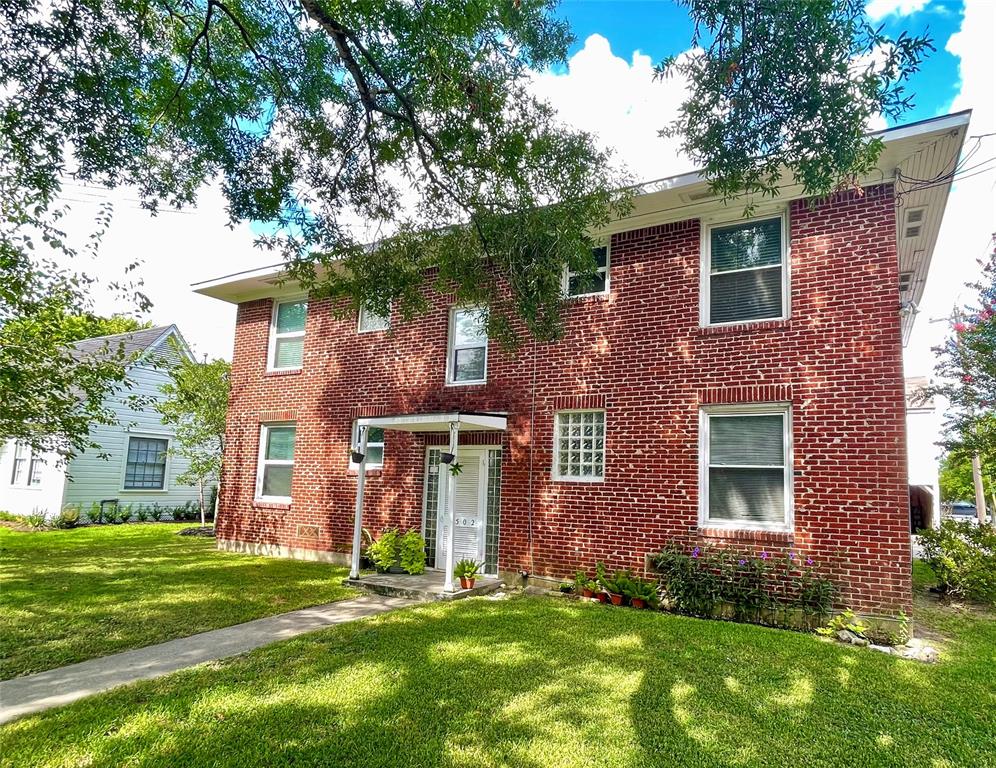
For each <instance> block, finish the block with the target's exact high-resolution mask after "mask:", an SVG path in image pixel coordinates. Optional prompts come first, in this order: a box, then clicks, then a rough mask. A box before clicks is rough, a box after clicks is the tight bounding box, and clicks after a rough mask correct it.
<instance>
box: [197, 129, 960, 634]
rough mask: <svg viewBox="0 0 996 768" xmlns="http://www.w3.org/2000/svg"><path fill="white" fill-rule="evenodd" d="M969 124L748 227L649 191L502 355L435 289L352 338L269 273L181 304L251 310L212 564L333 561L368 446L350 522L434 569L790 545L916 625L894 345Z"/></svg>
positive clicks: (349, 330) (920, 139)
mask: <svg viewBox="0 0 996 768" xmlns="http://www.w3.org/2000/svg"><path fill="white" fill-rule="evenodd" d="M968 119H969V115H968V114H967V113H962V114H958V115H951V116H947V117H943V118H937V119H934V120H929V121H924V122H922V123H918V124H914V125H910V126H905V127H901V128H895V129H891V130H888V131H885V132H884V133H883V134H882V138H883V139H884V141H885V148H884V151H883V153H882V155H881V158H880V160H879V163H878V168H877V169H876V170H875V171H874V172H873V173H870V174H869V175H868V176H867V177H865V178H863V179H860V180H859V182H860V186H856V188H855V189H853V190H848V191H845V192H841V193H838V194H835V195H833V196H832V198H830V199H828V200H823V201H817V200H806V199H803V198H802V197H801V190H800V188H799V186H798V185H793V184H792V183H791V182H790V181H789V180H786V183H785V186H784V187H783V189H782V196H781V197H780V198H779V199H776V200H758V201H756V202H757V207H756V209H755V211H754V214H753V217H752V218H751V219H749V220H744V219H743V218H742V212H743V205H744V203H743V201H742V200H740V201H733V202H731V203H729V204H728V205H724V204H723V203H722V202H721V201H720V200H717V199H715V198H714V197H712V196H711V195H710V194H709V192H708V188H707V183H706V182H705V180H704V179H703V177H702V176H700V175H699V174H697V173H690V174H686V175H683V176H677V177H674V178H670V179H664V180H661V181H658V182H655V183H651V184H647V185H645V186H644V187H643V189H642V191H641V193H640V194H639V195H638V196H637V198H636V200H635V207H634V209H633V210H632V211H631V212H630V213H629V214H628V215H627V216H626V217H625V218H623V219H620V220H618V221H615V222H613V223H612V224H610V225H609V226H608V227H607V228H606V229H605V230H604V231H603V232H600V233H598V235H599V236H600V237H601V238H602V240H601V242H602V245H601V246H600V247H598V248H597V250H596V256H597V259H598V263H599V275H598V278H597V280H596V281H595V283H594V285H588V286H581V285H580V284H579V281H578V280H577V279H576V278H575V276H573V275H565V276H564V285H565V291H566V292H568V293H569V294H570V295H571V296H572V297H574V298H573V300H572V301H571V302H570V303H569V306H568V308H567V315H566V332H565V334H564V336H563V338H562V339H561V340H560V341H558V342H554V343H536V342H533V341H531V340H526V341H525V342H524V343H523V345H522V346H521V348H520V349H519V350H518V351H517V352H514V353H513V352H509V351H506V350H504V349H502V348H501V347H500V346H499V345H497V344H494V343H492V342H490V341H489V340H488V338H487V336H486V335H485V334H484V333H483V331H482V329H481V326H480V323H479V321H478V318H477V316H476V314H475V312H474V310H473V309H472V308H469V307H460V306H455V305H454V303H453V301H452V297H450V296H448V295H446V294H442V293H434V292H432V291H431V289H428V288H427V289H426V290H427V292H428V293H427V297H428V299H429V301H430V306H431V307H432V308H431V310H430V311H429V312H427V313H426V314H425V315H423V316H421V317H419V318H417V319H414V320H410V321H405V320H403V319H402V318H401V317H400V316H399V315H398V314H397V313H396V312H395V313H392V315H391V316H390V317H376V316H373V315H372V314H370V313H367V312H361V313H360V316H359V317H358V318H357V317H353V318H348V317H346V318H343V317H341V315H340V314H337V312H336V311H334V310H335V309H336V306H338V305H334V304H333V302H331V301H329V300H327V299H315V300H311V301H309V300H308V298H307V297H306V296H302V295H300V293H297V294H296V293H295V288H294V285H293V284H291V283H288V282H283V281H280V280H279V276H280V274H281V267H280V266H275V267H273V268H264V269H259V270H254V271H250V272H244V273H240V274H236V275H231V276H228V277H223V278H219V279H216V280H212V281H208V282H204V283H199V284H197V285H195V286H194V287H195V290H196V291H197V292H198V293H201V294H204V295H208V296H213V297H216V298H218V299H221V300H224V301H228V302H232V303H234V304H237V305H238V314H237V325H236V333H235V347H234V356H233V365H232V392H231V400H230V411H229V420H228V434H227V441H226V455H225V462H224V480H223V482H222V491H221V509H220V514H219V520H218V523H217V528H216V530H217V533H218V542H219V546H220V547H221V548H223V549H228V550H235V551H252V552H263V553H269V554H277V555H286V556H293V557H302V558H312V559H322V560H329V561H340V562H342V561H345V560H347V559H348V557H347V555H346V553H348V552H350V549H351V541H352V539H353V535H354V529H353V525H354V509H355V506H356V501H357V496H359V495H360V494H359V488H358V486H359V485H360V483H359V482H358V472H357V467H356V466H355V465H352V464H351V463H350V461H351V459H350V446H351V444H356V442H357V440H358V438H359V437H360V436H361V434H360V433H361V432H363V431H365V432H366V439H367V447H366V454H365V455H366V460H365V462H364V466H365V469H366V473H365V475H364V477H365V483H364V484H363V485H364V489H365V490H364V494H363V498H362V509H363V517H362V523H363V526H364V527H368V528H369V529H371V530H372V531H373V532H374V533H376V532H377V531H379V530H383V529H384V528H386V527H389V526H402V527H411V528H417V529H419V530H421V531H422V533H423V535H424V536H425V538H426V540H427V542H428V547H427V550H428V551H427V554H428V559H429V562H428V564H429V566H430V567H436V568H442V567H444V564H445V563H446V562H447V561H452V560H453V559H459V558H462V557H471V558H474V559H476V560H480V561H482V562H483V563H484V568H485V571H486V572H488V573H500V574H503V575H506V577H508V576H511V575H515V576H518V575H528V576H529V577H530V578H534V577H536V578H549V579H561V578H564V577H565V576H568V575H571V574H573V572H574V569H575V568H586V569H592V568H593V566H594V564H595V562H596V561H604V562H605V563H606V564H607V566H609V567H610V568H611V567H621V566H625V567H630V568H634V569H637V570H638V571H643V570H644V569H645V567H646V558H647V556H648V555H651V554H653V553H655V552H657V551H659V550H660V549H661V548H662V547H663V546H664V545H666V544H667V543H668V542H670V541H679V542H681V543H683V544H685V545H686V546H688V547H691V546H694V545H700V546H717V547H727V546H728V547H734V548H737V549H739V550H741V551H747V550H750V551H754V552H760V551H766V552H769V553H772V554H773V555H776V556H780V555H782V554H787V553H788V552H789V551H793V552H800V553H804V555H806V556H811V557H813V558H814V559H815V560H816V561H817V563H818V564H819V566H820V567H821V568H823V569H825V570H827V571H828V572H829V573H830V574H831V575H832V577H833V578H834V579H836V580H837V581H838V583H840V585H841V586H842V588H843V589H844V593H843V598H842V599H843V601H844V602H845V603H846V604H848V605H850V606H852V607H854V608H856V609H858V610H861V611H863V612H869V613H874V612H879V613H882V614H887V615H896V614H897V613H898V612H899V611H900V610H903V611H906V612H907V613H909V612H910V610H911V607H912V606H911V582H910V536H909V491H908V486H907V477H906V424H905V412H906V408H905V400H904V386H903V368H902V346H903V342H904V339H906V338H908V335H909V332H910V328H911V326H912V323H913V319H914V315H915V313H914V312H913V311H911V309H912V307H913V304H914V303H915V302H916V301H918V300H919V297H920V295H921V293H922V291H923V286H924V281H925V279H926V275H927V268H928V265H929V263H930V258H931V255H932V252H933V248H934V243H935V240H936V238H937V232H938V227H939V225H940V221H941V217H942V215H943V212H944V208H945V205H946V201H947V196H948V191H949V184H948V181H947V179H949V178H950V176H949V175H948V176H945V174H947V173H948V171H950V168H951V166H952V163H953V162H954V160H955V159H957V157H958V156H959V152H960V151H961V147H962V143H963V140H964V137H965V132H966V128H967V125H968ZM922 179H931V180H934V181H932V182H931V183H929V184H927V183H922V182H920V181H919V180H922ZM454 433H455V434H456V435H457V436H458V443H459V444H458V446H457V445H451V446H450V447H449V449H448V447H447V445H448V441H449V440H450V437H449V436H450V435H453V434H454ZM454 448H456V449H457V450H456V451H455V452H456V453H457V459H456V461H457V462H458V463H459V464H461V465H462V467H463V471H462V473H460V474H459V475H457V476H456V477H453V475H452V474H450V473H448V472H446V471H445V469H443V468H441V465H440V461H441V459H442V458H443V454H444V453H451V452H454V451H453V449H454ZM451 477H452V478H453V479H452V493H451V494H450V490H449V486H450V482H449V478H451ZM441 478H442V479H446V480H447V482H441ZM448 498H453V499H454V508H453V509H452V510H450V509H449V508H448V506H447V500H448ZM451 522H453V523H454V525H453V527H452V529H451V528H450V524H451ZM451 530H452V537H451V536H450V532H451ZM451 540H452V546H450V545H449V543H450V541H451Z"/></svg>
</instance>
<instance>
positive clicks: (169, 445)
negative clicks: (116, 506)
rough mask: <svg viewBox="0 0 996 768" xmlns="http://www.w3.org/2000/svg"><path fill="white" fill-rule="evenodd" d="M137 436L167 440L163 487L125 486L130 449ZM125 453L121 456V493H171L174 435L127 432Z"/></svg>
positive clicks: (119, 484)
mask: <svg viewBox="0 0 996 768" xmlns="http://www.w3.org/2000/svg"><path fill="white" fill-rule="evenodd" d="M133 437H137V438H139V439H143V438H144V439H146V440H165V441H166V465H165V467H163V487H162V488H125V477H126V476H127V474H128V450H129V448H130V447H131V439H132V438H133ZM124 438H125V441H124V455H123V456H122V457H121V482H119V483H118V488H119V492H120V493H169V491H170V486H169V474H170V459H171V457H172V455H173V435H171V434H169V433H166V432H139V431H135V432H131V431H129V432H126V433H125V435H124Z"/></svg>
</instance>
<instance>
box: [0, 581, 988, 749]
mask: <svg viewBox="0 0 996 768" xmlns="http://www.w3.org/2000/svg"><path fill="white" fill-rule="evenodd" d="M965 631H966V634H965V639H964V641H963V642H964V644H965V647H964V648H963V649H962V650H964V651H967V652H968V654H967V655H965V656H963V657H959V658H954V659H951V660H949V661H946V662H945V663H943V664H940V665H936V666H925V665H919V664H916V663H913V662H906V661H902V660H898V659H894V658H891V657H887V656H884V655H880V654H875V653H873V652H870V651H867V650H861V649H854V648H849V647H844V646H839V645H833V644H827V643H823V642H820V641H819V640H816V639H815V638H813V637H811V636H806V635H800V634H793V633H789V632H782V631H778V630H770V629H763V628H759V627H751V626H745V625H735V624H723V623H717V622H705V621H698V620H695V619H685V618H679V617H672V616H666V615H661V614H651V613H647V612H642V613H641V612H636V611H629V610H622V609H613V608H609V607H604V606H595V605H588V604H581V603H572V602H565V601H556V600H553V599H548V598H518V599H515V600H511V601H507V602H492V601H487V600H467V601H460V602H457V603H452V604H446V605H432V606H425V607H419V608H417V609H412V610H407V611H401V612H397V613H394V614H391V615H387V616H383V617H380V618H377V619H374V620H370V621H363V622H358V623H356V624H352V625H345V626H342V627H338V628H336V629H332V630H329V631H323V632H320V633H316V634H313V635H309V636H307V637H304V638H299V639H297V640H293V641H290V642H286V643H281V644H279V645H275V646H271V647H268V648H265V649H261V650H260V651H257V652H254V653H252V654H250V655H248V656H246V657H243V658H239V659H236V660H232V661H229V662H225V663H218V664H215V665H210V666H206V667H202V668H197V669H194V670H188V671H185V672H182V673H178V674H176V675H172V676H170V677H168V678H164V679H162V680H159V681H152V682H148V683H140V684H137V685H135V686H131V687H129V688H126V689H121V690H119V691H115V692H111V693H109V694H106V695H103V696H99V697H96V698H93V699H89V700H85V701H82V702H79V703H77V704H74V705H72V706H70V707H67V708H65V709H61V710H56V711H53V712H50V713H45V714H42V715H39V716H34V717H30V718H27V719H24V720H21V721H18V722H16V723H13V724H11V725H9V726H7V727H6V728H5V729H4V730H3V731H2V734H3V736H4V743H5V755H6V759H7V760H8V762H9V764H10V765H11V766H20V765H33V766H56V765H65V764H76V763H79V764H85V765H89V766H98V767H100V766H108V767H109V766H118V765H123V764H128V765H132V764H133V765H142V766H174V765H190V766H195V765H212V766H257V765H258V766H264V765H265V766H278V765H294V766H319V765H320V766H431V765H452V766H462V765H466V766H506V765H510V766H511V765H514V766H525V767H527V768H532V767H533V766H535V767H536V768H539V767H540V766H646V765H660V766H684V765H688V766H693V765H694V766H743V765H759V766H760V765H765V766H767V765H779V764H784V763H789V762H791V763H801V764H804V765H813V766H816V765H818V766H839V765H845V764H855V765H857V764H860V765H862V766H879V765H881V766H892V765H896V766H900V765H902V766H908V765H918V766H919V765H924V766H935V768H941V767H942V766H961V765H965V766H969V765H973V766H974V765H985V764H986V760H989V759H991V757H992V755H991V752H990V750H991V741H990V737H991V735H992V732H991V720H990V719H989V718H988V715H987V714H986V712H987V706H986V705H984V703H983V702H981V701H980V700H979V696H980V694H983V695H989V696H991V694H992V691H993V690H996V688H994V683H996V680H994V671H993V665H992V661H993V659H992V647H993V642H994V641H996V632H994V630H993V627H992V625H991V624H989V625H987V626H982V625H977V626H973V627H969V628H966V630H965ZM986 654H988V657H987V656H986ZM986 691H988V694H985V693H984V692H986ZM987 703H988V704H991V703H992V701H991V700H989V701H988V702H987ZM988 711H989V712H991V709H989V710H988Z"/></svg>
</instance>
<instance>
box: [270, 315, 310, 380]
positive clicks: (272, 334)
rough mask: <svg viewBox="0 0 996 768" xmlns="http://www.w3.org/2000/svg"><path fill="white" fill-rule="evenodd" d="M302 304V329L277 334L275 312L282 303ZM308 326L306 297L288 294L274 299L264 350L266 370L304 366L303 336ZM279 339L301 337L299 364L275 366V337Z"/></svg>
mask: <svg viewBox="0 0 996 768" xmlns="http://www.w3.org/2000/svg"><path fill="white" fill-rule="evenodd" d="M298 303H303V304H304V325H305V327H304V329H303V330H300V331H288V332H286V333H281V334H277V312H278V311H279V310H280V307H281V305H283V304H298ZM307 328H308V297H307V296H290V297H287V298H284V299H274V300H273V308H272V310H271V312H270V338H269V341H268V343H267V350H266V371H267V373H272V372H273V371H299V370H301V369H302V368H303V367H304V341H303V339H304V336H305V333H306V331H307ZM278 336H279V338H281V339H302V341H301V365H288V366H285V367H282V368H278V367H276V363H277V338H278Z"/></svg>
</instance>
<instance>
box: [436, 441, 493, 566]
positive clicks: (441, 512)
mask: <svg viewBox="0 0 996 768" xmlns="http://www.w3.org/2000/svg"><path fill="white" fill-rule="evenodd" d="M489 450H491V449H490V447H489V446H480V445H468V446H461V447H460V449H459V450H458V451H457V461H458V462H460V463H461V464H464V465H466V464H467V462H468V461H477V462H479V466H480V468H479V471H478V481H477V515H478V519H479V520H480V521H481V524H480V526H478V531H477V551H478V553H477V556H476V560H477V562H480V563H483V562H484V560H485V558H486V555H487V552H486V546H487V527H488V452H489ZM445 466H446V465H445V464H440V465H439V485H438V487H439V491H438V493H437V496H438V502H437V509H436V567H437V568H438V567H439V564H440V563H445V562H446V536H445V535H444V530H445V525H446V522H447V520H446V518H447V515H446V486H447V484H446V483H444V482H443V479H444V476H443V472H445V471H447V470H446V469H444V467H445ZM456 479H457V480H458V481H459V476H458V477H457V478H456ZM459 516H460V510H459V509H456V510H454V517H455V518H456V517H459Z"/></svg>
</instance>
